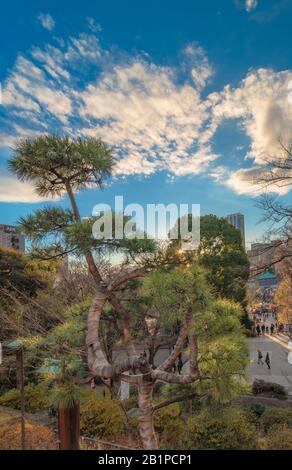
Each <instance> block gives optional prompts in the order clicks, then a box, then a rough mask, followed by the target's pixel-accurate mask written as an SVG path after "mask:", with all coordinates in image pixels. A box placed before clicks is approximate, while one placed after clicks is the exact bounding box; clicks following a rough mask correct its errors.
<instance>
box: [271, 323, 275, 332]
mask: <svg viewBox="0 0 292 470" xmlns="http://www.w3.org/2000/svg"><path fill="white" fill-rule="evenodd" d="M274 330H275V325H274V323H272V324H271V335H273V334H274Z"/></svg>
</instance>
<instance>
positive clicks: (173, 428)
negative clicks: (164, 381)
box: [154, 403, 186, 449]
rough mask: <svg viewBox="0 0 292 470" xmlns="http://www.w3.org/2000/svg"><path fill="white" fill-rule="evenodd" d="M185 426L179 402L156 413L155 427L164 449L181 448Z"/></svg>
mask: <svg viewBox="0 0 292 470" xmlns="http://www.w3.org/2000/svg"><path fill="white" fill-rule="evenodd" d="M185 426H186V425H185V422H184V420H183V419H182V418H181V409H180V407H179V405H178V404H177V403H174V404H172V405H170V406H167V407H166V408H161V410H158V411H157V412H156V413H155V414H154V427H155V431H156V432H157V433H158V436H159V443H160V446H161V448H162V449H179V448H181V446H182V441H183V436H184V432H185Z"/></svg>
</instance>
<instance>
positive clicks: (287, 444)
mask: <svg viewBox="0 0 292 470" xmlns="http://www.w3.org/2000/svg"><path fill="white" fill-rule="evenodd" d="M261 448H262V449H263V450H292V429H291V428H289V427H288V426H285V425H282V426H277V427H275V428H273V430H272V432H269V433H268V434H267V436H266V437H265V438H264V439H263V441H262V444H261Z"/></svg>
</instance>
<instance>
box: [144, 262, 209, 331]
mask: <svg viewBox="0 0 292 470" xmlns="http://www.w3.org/2000/svg"><path fill="white" fill-rule="evenodd" d="M142 295H143V296H144V299H145V302H147V303H148V305H149V307H150V308H153V309H156V310H157V311H159V313H160V316H161V319H160V321H162V322H163V324H164V325H171V324H173V323H174V321H177V320H180V319H181V318H183V317H184V316H185V314H186V313H187V312H189V311H192V312H193V314H194V315H195V313H196V312H198V311H204V310H205V308H206V306H207V304H208V301H209V297H210V295H209V292H208V286H207V283H206V280H205V277H204V273H203V271H202V270H201V269H200V268H198V267H197V266H192V267H189V268H187V267H177V268H175V269H173V270H172V271H170V272H163V271H160V270H157V271H154V272H153V273H151V274H150V275H149V276H147V278H146V279H145V281H144V283H143V288H142Z"/></svg>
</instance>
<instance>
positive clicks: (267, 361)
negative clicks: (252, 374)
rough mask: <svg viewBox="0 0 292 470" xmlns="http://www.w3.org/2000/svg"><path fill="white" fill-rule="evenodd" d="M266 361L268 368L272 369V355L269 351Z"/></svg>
mask: <svg viewBox="0 0 292 470" xmlns="http://www.w3.org/2000/svg"><path fill="white" fill-rule="evenodd" d="M265 363H266V364H267V366H268V369H270V368H271V359H270V355H269V353H268V352H267V354H266V359H265Z"/></svg>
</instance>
